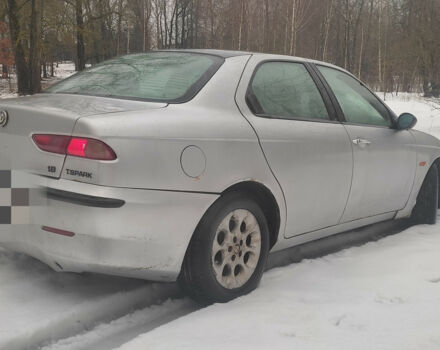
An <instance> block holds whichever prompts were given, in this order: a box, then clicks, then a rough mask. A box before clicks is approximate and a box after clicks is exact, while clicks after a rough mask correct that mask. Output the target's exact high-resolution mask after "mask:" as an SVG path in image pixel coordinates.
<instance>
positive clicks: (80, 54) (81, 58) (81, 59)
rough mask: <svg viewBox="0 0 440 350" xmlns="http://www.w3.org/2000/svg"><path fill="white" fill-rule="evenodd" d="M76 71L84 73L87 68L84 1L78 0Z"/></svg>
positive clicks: (76, 9)
mask: <svg viewBox="0 0 440 350" xmlns="http://www.w3.org/2000/svg"><path fill="white" fill-rule="evenodd" d="M75 13H76V60H77V62H76V70H77V71H82V70H84V69H85V68H86V57H85V47H84V19H83V5H82V0H76V7H75Z"/></svg>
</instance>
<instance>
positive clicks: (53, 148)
mask: <svg viewBox="0 0 440 350" xmlns="http://www.w3.org/2000/svg"><path fill="white" fill-rule="evenodd" d="M32 139H33V140H34V142H35V144H36V145H37V146H38V148H39V149H41V150H42V151H46V152H51V153H58V154H66V149H67V145H68V144H69V142H70V136H64V135H49V134H48V135H41V134H39V135H32Z"/></svg>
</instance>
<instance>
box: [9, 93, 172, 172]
mask: <svg viewBox="0 0 440 350" xmlns="http://www.w3.org/2000/svg"><path fill="white" fill-rule="evenodd" d="M163 107H166V104H163V103H151V102H142V101H132V100H122V99H113V98H104V97H94V96H82V95H70V94H38V95H34V96H28V97H22V98H15V99H5V100H0V112H1V111H5V112H6V113H7V115H8V121H7V123H6V124H5V125H4V126H1V125H0V170H3V171H4V170H11V169H13V170H21V171H26V172H31V173H36V174H40V175H45V176H49V177H55V178H58V177H60V174H61V170H62V168H63V164H64V160H65V157H66V156H65V155H61V154H55V153H48V152H43V151H41V150H39V149H38V148H37V147H36V145H35V144H34V143H33V141H32V135H33V134H59V135H69V136H70V135H71V134H72V131H73V129H74V127H75V124H76V122H77V120H78V119H79V118H81V117H87V116H91V115H96V114H99V115H103V114H109V113H117V112H125V111H134V110H149V109H157V108H163Z"/></svg>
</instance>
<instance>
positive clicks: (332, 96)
mask: <svg viewBox="0 0 440 350" xmlns="http://www.w3.org/2000/svg"><path fill="white" fill-rule="evenodd" d="M311 66H312V68H313V70H314V71H315V72H316V74H317V76H319V78H320V80H321V81H322V83H323V85H324V86H325V88H326V90H327V93H328V94H329V96H330V99H331V101H332V104H333V106H334V108H335V110H336V111H337V115H338V119H339V120H340V122H341V123H342V124H344V125H355V126H365V127H370V128H380V129H396V126H397V116H396V114H395V113H394V112H393V111H392V110H391V109H390V108H389V107H388V106H387V105H386V104H385V103H384V102H383V101H382V100H381V99H380V98H379V97H378V96H377V95H376V94H375V93H374V91H372V90H371V89H370V88H369V87H368V86H367V85H366V84H365V83H364V82H362V81H361V80H359V79H358V78H356V77H355V76H354V75H353V74H350V73H349V72H346V71H344V70H342V69H339V68H338V67H332V66H328V65H325V64H320V63H313V64H311ZM319 67H324V68H329V69H334V70H336V71H338V72H340V73H344V74H346V75H348V76H349V77H351V78H353V79H354V80H356V81H357V82H358V83H359V84H360V85H361V86H363V87H364V88H366V89H367V90H368V91H369V92H370V93H371V94H372V95H373V96H374V98H376V100H377V101H379V103H380V104H381V105H382V106H383V107H384V108H385V109H386V110H387V112H388V115H389V117H390V120H391V125H390V126H385V125H373V124H362V123H353V122H349V121H347V119H346V118H345V115H344V112H343V111H342V108H341V105H340V104H339V101H338V99H337V98H336V95H335V94H334V92H333V89H332V88H331V87H330V85H329V83H328V82H327V80H326V79H325V77H324V75H323V74H322V73H321V71H320V70H319Z"/></svg>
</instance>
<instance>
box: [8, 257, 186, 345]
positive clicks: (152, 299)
mask: <svg viewBox="0 0 440 350" xmlns="http://www.w3.org/2000/svg"><path fill="white" fill-rule="evenodd" d="M0 281H1V288H0V315H1V316H0V319H1V320H2V321H1V322H0V349H5V350H6V349H7V350H14V349H26V348H29V347H31V346H35V345H37V344H40V343H43V342H45V341H47V340H55V339H59V338H64V337H69V336H72V335H74V334H77V333H79V332H83V331H85V330H86V329H88V328H90V327H93V326H95V325H96V324H98V323H101V322H106V321H110V320H112V319H116V318H118V317H121V316H122V315H125V314H126V313H127V312H128V311H129V310H134V309H138V308H142V307H145V306H147V305H152V304H155V303H159V302H161V301H163V300H164V299H167V298H170V297H176V296H178V291H177V290H178V289H177V288H176V286H175V285H167V284H152V283H147V282H144V281H139V280H134V279H125V278H115V277H107V276H99V275H91V274H84V275H79V274H67V273H66V274H60V273H55V272H53V271H52V270H51V269H50V268H49V267H47V266H46V265H44V264H42V263H40V262H38V261H37V260H35V259H33V258H31V257H27V256H24V255H21V254H16V253H12V252H8V251H6V250H3V249H1V248H0Z"/></svg>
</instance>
